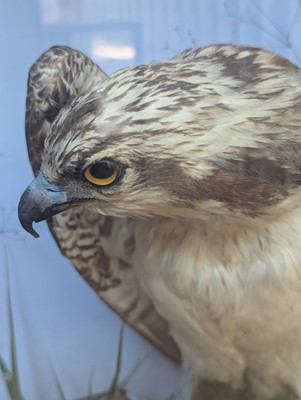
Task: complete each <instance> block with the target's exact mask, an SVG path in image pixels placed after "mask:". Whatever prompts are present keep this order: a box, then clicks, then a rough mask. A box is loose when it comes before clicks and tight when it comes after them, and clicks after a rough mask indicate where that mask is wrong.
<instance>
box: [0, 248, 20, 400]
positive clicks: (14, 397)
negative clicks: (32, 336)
mask: <svg viewBox="0 0 301 400" xmlns="http://www.w3.org/2000/svg"><path fill="white" fill-rule="evenodd" d="M2 249H3V257H4V264H5V265H6V269H7V292H6V293H7V295H6V296H7V298H6V304H7V314H8V326H9V340H10V344H9V347H10V365H11V369H9V368H8V366H7V365H6V363H5V361H4V359H3V358H2V357H1V355H0V371H1V374H2V378H3V381H4V383H5V386H6V389H7V392H8V394H9V396H10V399H11V400H24V397H23V396H22V394H21V390H20V383H19V374H18V367H17V357H16V342H15V329H14V321H13V312H12V304H11V294H10V277H9V269H8V256H7V250H6V247H5V244H4V242H2Z"/></svg>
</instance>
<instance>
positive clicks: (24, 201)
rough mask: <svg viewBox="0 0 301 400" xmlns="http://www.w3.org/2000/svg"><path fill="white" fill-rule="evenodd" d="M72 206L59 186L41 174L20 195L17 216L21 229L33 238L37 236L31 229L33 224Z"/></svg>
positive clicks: (72, 202) (71, 201) (71, 202)
mask: <svg viewBox="0 0 301 400" xmlns="http://www.w3.org/2000/svg"><path fill="white" fill-rule="evenodd" d="M73 204H74V201H73V200H72V199H71V200H70V199H68V197H67V195H66V193H65V192H64V191H62V190H61V189H60V188H59V186H57V185H56V184H54V183H51V182H49V181H48V180H47V179H46V178H45V176H44V175H43V174H42V172H40V173H39V175H38V176H37V177H36V178H35V179H34V180H33V181H32V182H31V183H30V185H29V186H28V187H27V189H26V190H25V192H24V193H23V194H22V196H21V199H20V202H19V206H18V215H19V220H20V222H21V225H22V226H23V228H24V229H25V230H26V231H27V232H29V233H30V234H31V235H33V236H34V237H36V238H37V237H39V234H38V233H37V232H36V231H35V230H34V229H33V227H32V224H33V222H34V221H35V222H40V221H43V220H45V219H47V218H49V217H51V216H53V215H55V214H58V213H60V212H62V211H65V210H67V209H68V208H70V207H71V206H72V205H73Z"/></svg>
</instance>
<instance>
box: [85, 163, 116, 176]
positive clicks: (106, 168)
mask: <svg viewBox="0 0 301 400" xmlns="http://www.w3.org/2000/svg"><path fill="white" fill-rule="evenodd" d="M114 172H115V168H114V166H113V165H112V164H111V163H109V162H101V163H99V164H94V165H92V167H91V168H90V173H91V175H92V176H93V177H94V178H97V179H106V178H110V177H111V176H112V175H113V174H114Z"/></svg>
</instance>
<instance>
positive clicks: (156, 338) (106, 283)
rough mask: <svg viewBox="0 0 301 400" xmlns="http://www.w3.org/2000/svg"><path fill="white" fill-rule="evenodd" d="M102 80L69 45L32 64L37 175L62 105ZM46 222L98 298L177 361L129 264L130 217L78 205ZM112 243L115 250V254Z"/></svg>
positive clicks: (30, 133)
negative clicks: (48, 133)
mask: <svg viewBox="0 0 301 400" xmlns="http://www.w3.org/2000/svg"><path fill="white" fill-rule="evenodd" d="M105 79H106V75H105V73H104V72H103V71H102V70H101V69H100V68H99V67H98V66H97V65H96V64H94V63H93V62H92V61H91V60H90V59H89V58H88V57H86V56H85V55H84V54H82V53H80V52H79V51H76V50H73V49H70V48H68V47H62V46H56V47H52V48H51V49H49V50H48V51H46V52H45V53H43V54H42V55H41V57H40V58H39V59H38V60H37V61H36V63H35V64H33V66H32V67H31V69H30V72H29V78H28V93H27V99H26V139H27V146H28V153H29V159H30V163H31V166H32V168H33V171H34V173H35V174H36V173H37V172H38V171H39V169H40V165H41V153H42V150H43V146H44V139H45V136H46V133H47V130H48V129H49V126H50V125H51V123H52V121H53V120H54V119H55V117H56V116H57V114H58V113H59V111H60V109H61V108H62V107H63V106H64V105H65V104H67V103H68V102H70V101H71V100H72V99H73V98H74V97H76V96H77V95H79V94H81V93H84V92H85V91H88V90H91V89H92V88H93V87H94V86H95V85H96V84H98V83H101V82H102V81H103V80H105ZM48 224H49V227H50V231H51V233H52V235H53V237H54V239H55V240H56V243H57V244H58V246H59V248H60V250H61V252H62V254H63V255H65V256H66V257H68V258H69V259H70V260H71V262H72V264H73V265H74V267H75V268H76V269H77V271H78V272H79V273H80V274H81V276H82V277H83V278H84V279H85V280H86V281H87V282H88V284H89V285H90V286H91V287H92V288H93V289H94V290H95V291H96V292H97V294H98V295H99V297H100V298H101V299H102V300H103V301H104V302H105V303H106V304H108V305H109V306H110V307H111V308H112V309H113V310H114V311H116V312H117V313H118V314H119V315H120V316H121V317H122V318H123V319H124V320H125V321H126V322H127V323H128V324H130V325H131V326H132V327H133V328H135V329H136V330H137V331H138V332H140V333H141V334H143V335H144V336H145V337H146V338H147V339H148V340H150V341H151V342H152V343H153V344H154V345H155V346H156V347H157V348H159V349H160V350H161V351H162V352H163V353H165V354H166V355H168V356H169V357H170V358H172V359H174V360H176V361H179V352H178V349H177V347H176V345H175V344H174V342H173V341H172V339H171V338H170V337H169V335H168V330H167V324H166V322H165V321H164V320H163V319H162V318H161V317H160V316H159V315H158V314H157V312H156V311H155V309H154V307H153V304H152V303H151V301H150V300H149V299H148V298H147V297H146V295H145V294H144V293H143V292H142V290H141V288H140V287H139V284H138V282H137V280H136V276H135V272H134V269H133V268H132V266H131V265H130V264H129V263H128V257H127V255H130V253H131V251H132V250H133V246H134V239H133V235H132V230H131V229H132V228H131V227H132V225H133V224H132V221H130V220H128V219H118V218H111V217H105V216H101V215H98V214H94V213H92V212H90V211H88V210H85V209H83V208H76V209H71V210H68V211H66V212H63V213H61V214H59V215H57V216H55V217H52V218H51V219H49V220H48ZM116 243H119V246H116ZM116 248H119V252H117V251H116V250H115V253H116V254H114V249H116ZM120 248H121V250H120Z"/></svg>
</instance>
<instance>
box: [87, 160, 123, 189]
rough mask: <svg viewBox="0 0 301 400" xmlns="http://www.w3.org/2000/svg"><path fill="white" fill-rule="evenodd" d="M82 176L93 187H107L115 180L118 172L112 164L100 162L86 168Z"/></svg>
mask: <svg viewBox="0 0 301 400" xmlns="http://www.w3.org/2000/svg"><path fill="white" fill-rule="evenodd" d="M84 175H85V177H86V179H88V181H89V182H91V183H94V185H98V186H108V185H110V184H111V183H113V182H114V181H115V180H116V178H117V175H118V171H117V168H116V166H115V165H114V164H113V163H112V162H110V161H102V162H99V163H97V164H93V165H91V166H90V167H88V168H87V169H86V171H85V172H84Z"/></svg>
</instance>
